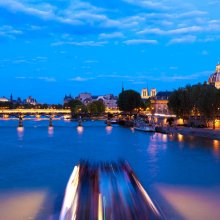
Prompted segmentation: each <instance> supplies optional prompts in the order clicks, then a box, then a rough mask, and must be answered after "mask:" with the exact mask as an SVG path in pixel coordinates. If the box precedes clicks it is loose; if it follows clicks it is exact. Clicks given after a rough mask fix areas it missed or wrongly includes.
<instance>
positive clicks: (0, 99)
mask: <svg viewBox="0 0 220 220" xmlns="http://www.w3.org/2000/svg"><path fill="white" fill-rule="evenodd" d="M8 101H9V100H8V99H6V98H5V97H2V98H0V102H8Z"/></svg>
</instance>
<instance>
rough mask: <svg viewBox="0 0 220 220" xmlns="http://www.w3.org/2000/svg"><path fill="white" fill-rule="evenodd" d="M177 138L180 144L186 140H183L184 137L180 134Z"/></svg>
mask: <svg viewBox="0 0 220 220" xmlns="http://www.w3.org/2000/svg"><path fill="white" fill-rule="evenodd" d="M177 138H178V141H179V142H183V139H184V138H183V135H182V134H178V135H177Z"/></svg>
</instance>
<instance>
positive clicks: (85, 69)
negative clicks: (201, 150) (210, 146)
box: [0, 0, 220, 103]
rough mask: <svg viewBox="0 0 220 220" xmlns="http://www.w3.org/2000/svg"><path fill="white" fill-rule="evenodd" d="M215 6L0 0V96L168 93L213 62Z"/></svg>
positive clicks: (202, 74) (128, 0)
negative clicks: (125, 91) (151, 90)
mask: <svg viewBox="0 0 220 220" xmlns="http://www.w3.org/2000/svg"><path fill="white" fill-rule="evenodd" d="M219 8H220V1H218V0H210V1H209V0H201V1H198V0H186V1H182V0H149V1H148V0H93V1H92V0H90V1H77V0H72V1H71V0H44V1H41V0H7V1H6V0H0V18H1V19H0V74H1V86H0V96H8V97H9V96H10V94H11V93H13V95H14V97H15V98H16V97H18V96H20V97H22V98H26V97H27V96H28V95H32V96H33V97H34V98H36V99H37V100H38V101H39V102H49V103H61V102H62V99H63V96H64V95H65V94H69V93H71V94H72V95H73V96H76V95H78V93H79V92H85V91H87V92H91V93H92V94H94V95H99V94H108V93H113V94H115V95H117V94H118V93H119V92H120V91H121V84H122V81H123V82H124V85H125V88H126V89H135V90H137V91H140V90H141V89H142V88H145V87H148V88H157V90H158V91H162V90H173V89H175V88H178V87H180V86H184V85H186V84H189V83H191V84H193V83H198V82H204V81H207V79H208V77H209V75H210V74H211V73H213V72H214V70H215V65H216V63H217V61H218V59H220V14H219Z"/></svg>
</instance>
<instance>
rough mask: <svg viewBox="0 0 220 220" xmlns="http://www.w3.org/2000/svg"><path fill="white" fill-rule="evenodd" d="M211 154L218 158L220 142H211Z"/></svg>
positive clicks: (219, 155)
mask: <svg viewBox="0 0 220 220" xmlns="http://www.w3.org/2000/svg"><path fill="white" fill-rule="evenodd" d="M213 152H214V155H215V156H217V157H220V141H218V140H213Z"/></svg>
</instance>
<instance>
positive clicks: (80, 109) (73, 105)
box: [64, 99, 86, 115]
mask: <svg viewBox="0 0 220 220" xmlns="http://www.w3.org/2000/svg"><path fill="white" fill-rule="evenodd" d="M64 107H69V108H70V109H71V112H72V115H77V114H80V113H84V112H85V111H86V108H85V105H84V104H83V103H82V102H81V101H79V100H77V99H74V100H71V101H70V102H68V103H66V104H65V105H64Z"/></svg>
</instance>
